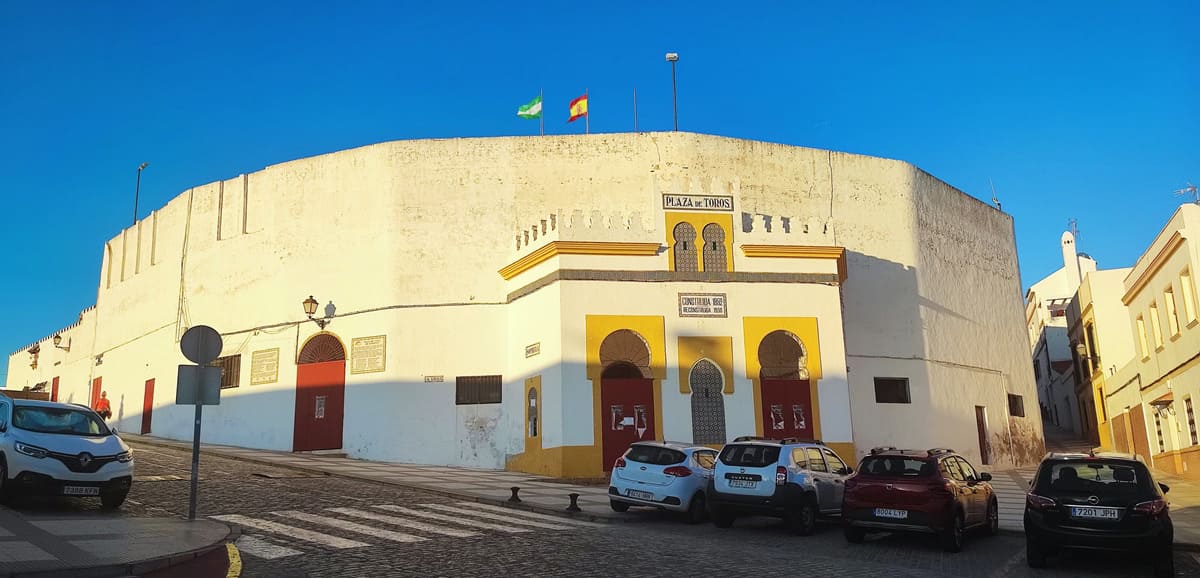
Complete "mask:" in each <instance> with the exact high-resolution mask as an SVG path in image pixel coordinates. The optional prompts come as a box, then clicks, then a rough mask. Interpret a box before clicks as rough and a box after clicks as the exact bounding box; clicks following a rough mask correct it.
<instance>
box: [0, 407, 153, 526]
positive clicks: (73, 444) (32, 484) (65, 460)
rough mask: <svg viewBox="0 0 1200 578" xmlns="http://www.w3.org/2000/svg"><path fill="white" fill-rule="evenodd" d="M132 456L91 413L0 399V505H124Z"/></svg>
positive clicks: (74, 408) (127, 492) (69, 408)
mask: <svg viewBox="0 0 1200 578" xmlns="http://www.w3.org/2000/svg"><path fill="white" fill-rule="evenodd" d="M132 483H133V450H132V449H131V448H130V447H129V446H128V445H126V443H125V442H124V440H122V439H121V438H119V437H117V434H116V432H114V431H113V430H111V429H109V428H108V426H107V425H105V424H104V420H102V419H100V416H99V415H97V414H96V412H94V411H92V410H91V409H89V408H87V407H85V406H82V405H74V404H66V403H55V402H48V401H34V400H26V399H12V398H9V397H8V396H5V395H3V394H2V393H0V499H9V498H11V496H12V495H14V494H41V495H51V496H97V497H99V498H100V502H101V504H103V506H104V507H105V508H117V507H119V506H120V505H121V504H122V503H124V502H125V496H126V495H127V494H129V488H130V485H131V484H132Z"/></svg>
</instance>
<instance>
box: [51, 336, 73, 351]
mask: <svg viewBox="0 0 1200 578" xmlns="http://www.w3.org/2000/svg"><path fill="white" fill-rule="evenodd" d="M60 343H62V335H59V334H57V333H55V334H54V346H55V347H57V348H59V349H61V350H63V351H71V339H70V338H67V346H66V347H63V346H61V345H59V344H60Z"/></svg>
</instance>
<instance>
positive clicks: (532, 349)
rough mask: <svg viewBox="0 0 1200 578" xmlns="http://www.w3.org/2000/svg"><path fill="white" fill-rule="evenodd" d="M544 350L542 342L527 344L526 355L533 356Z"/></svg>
mask: <svg viewBox="0 0 1200 578" xmlns="http://www.w3.org/2000/svg"><path fill="white" fill-rule="evenodd" d="M541 352H542V342H541V341H539V342H537V343H531V344H529V345H526V346H525V357H533V356H535V355H537V354H539V353H541Z"/></svg>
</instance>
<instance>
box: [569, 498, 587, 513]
mask: <svg viewBox="0 0 1200 578" xmlns="http://www.w3.org/2000/svg"><path fill="white" fill-rule="evenodd" d="M567 496H570V498H571V505H570V506H567V511H568V512H582V511H583V510H580V509H579V494H567Z"/></svg>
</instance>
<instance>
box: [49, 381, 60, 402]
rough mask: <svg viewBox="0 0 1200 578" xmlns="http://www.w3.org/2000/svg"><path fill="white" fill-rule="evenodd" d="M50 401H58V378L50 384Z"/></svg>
mask: <svg viewBox="0 0 1200 578" xmlns="http://www.w3.org/2000/svg"><path fill="white" fill-rule="evenodd" d="M50 401H58V378H57V377H56V378H54V381H53V382H51V383H50Z"/></svg>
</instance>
